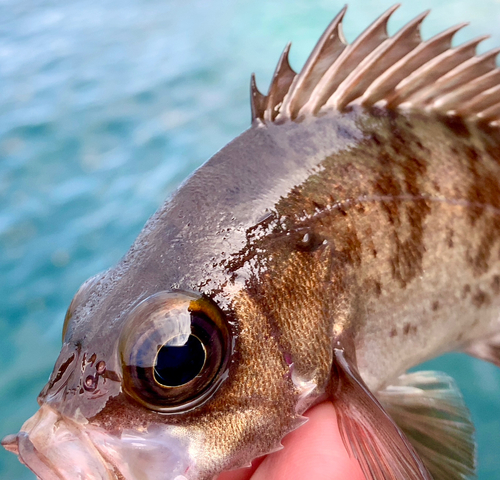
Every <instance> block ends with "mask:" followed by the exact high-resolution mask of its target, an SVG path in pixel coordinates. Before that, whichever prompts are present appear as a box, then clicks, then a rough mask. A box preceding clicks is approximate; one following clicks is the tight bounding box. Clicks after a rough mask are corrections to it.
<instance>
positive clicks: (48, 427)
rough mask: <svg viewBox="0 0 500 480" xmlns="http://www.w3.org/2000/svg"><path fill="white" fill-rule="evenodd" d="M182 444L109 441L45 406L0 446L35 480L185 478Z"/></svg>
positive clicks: (132, 437) (164, 437) (167, 439)
mask: <svg viewBox="0 0 500 480" xmlns="http://www.w3.org/2000/svg"><path fill="white" fill-rule="evenodd" d="M182 443H183V442H179V441H177V439H175V438H173V437H172V436H171V435H169V434H165V432H161V434H157V433H154V432H153V433H152V434H151V433H149V434H147V435H146V436H144V435H139V434H137V433H135V434H128V435H127V434H126V435H122V436H121V437H115V436H113V435H110V434H109V433H107V432H105V431H104V430H102V429H100V428H98V427H93V426H90V425H89V424H88V423H87V424H78V423H76V422H74V421H72V420H70V419H68V418H66V417H63V416H62V415H61V414H59V413H58V412H57V411H56V410H54V409H52V408H51V407H50V406H48V405H47V404H44V405H43V406H42V407H41V408H40V409H39V410H38V412H37V413H36V414H35V415H33V417H31V418H30V419H29V420H27V421H26V422H25V423H24V425H23V426H22V427H21V431H20V432H19V433H18V434H17V435H8V436H7V437H5V438H4V439H3V440H2V442H1V444H2V446H3V447H4V448H5V449H6V450H7V451H9V452H12V453H14V454H16V455H18V457H19V461H20V462H21V463H23V464H25V465H26V466H27V467H28V468H29V469H30V470H31V471H32V472H33V473H34V474H35V475H36V476H37V477H38V478H39V479H40V480H139V479H141V480H143V479H144V480H157V479H158V480H159V479H162V480H163V479H165V480H170V479H172V480H187V477H186V476H184V473H186V472H187V471H188V470H190V462H189V456H188V454H187V450H186V449H185V448H184V447H185V445H182ZM169 474H170V475H169Z"/></svg>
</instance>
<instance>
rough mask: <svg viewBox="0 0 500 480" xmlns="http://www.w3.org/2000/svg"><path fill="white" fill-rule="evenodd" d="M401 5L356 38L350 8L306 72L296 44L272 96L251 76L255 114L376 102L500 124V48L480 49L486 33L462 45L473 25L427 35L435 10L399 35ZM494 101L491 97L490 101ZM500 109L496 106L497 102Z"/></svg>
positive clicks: (270, 116) (292, 116) (297, 115)
mask: <svg viewBox="0 0 500 480" xmlns="http://www.w3.org/2000/svg"><path fill="white" fill-rule="evenodd" d="M398 7H399V5H394V6H393V7H391V8H390V9H389V10H387V11H386V12H385V13H384V14H382V15H381V16H380V17H379V18H378V19H377V20H376V21H375V22H373V23H372V24H371V25H370V26H369V27H368V28H367V29H366V30H365V31H364V32H362V33H361V34H360V35H359V36H358V37H357V39H356V40H354V42H353V43H351V44H347V42H346V41H345V39H344V36H343V33H342V22H343V19H344V15H345V12H346V7H344V8H343V9H342V10H341V11H340V13H339V14H338V15H337V16H336V17H335V18H334V19H333V21H332V22H331V23H330V25H329V26H328V27H327V29H326V30H325V32H324V33H323V35H322V36H321V38H320V39H319V41H318V43H317V44H316V46H315V47H314V49H313V51H312V53H311V55H310V56H309V58H308V59H307V61H306V63H305V65H304V67H303V68H302V70H301V72H300V73H299V74H296V73H295V72H294V71H293V70H292V69H291V67H290V65H289V63H288V52H289V46H287V48H286V49H285V51H284V52H283V54H282V56H281V58H280V61H279V63H278V66H277V68H276V71H275V74H274V76H273V80H272V83H271V87H270V89H269V94H268V95H267V96H263V95H262V94H260V93H258V90H257V89H256V87H255V81H254V80H252V90H251V92H252V120H253V122H255V121H256V120H261V121H263V122H279V123H283V122H285V121H288V120H292V121H300V120H301V119H302V118H303V117H304V116H308V115H318V114H321V113H324V112H326V111H328V110H338V111H343V110H344V109H346V108H347V107H349V106H350V105H352V104H357V105H361V106H363V107H366V108H369V107H372V106H374V105H375V104H377V105H379V104H380V105H382V106H383V107H385V108H387V109H415V110H418V109H420V110H425V111H436V112H439V113H440V114H444V115H460V116H462V117H464V118H466V119H471V120H482V121H487V122H489V123H490V124H492V125H497V124H498V123H500V112H499V109H498V108H496V107H495V106H496V104H497V103H500V93H498V94H497V93H496V91H494V90H491V89H492V88H494V87H496V86H498V85H499V84H500V69H499V68H497V67H496V63H495V58H496V56H497V54H498V53H499V52H500V49H496V50H493V51H491V52H487V53H485V54H482V55H477V54H476V48H477V45H478V44H479V43H480V42H481V41H483V40H484V39H486V38H488V36H487V35H485V36H482V37H479V38H476V39H473V40H470V41H468V42H466V43H464V44H462V45H459V46H457V47H452V45H451V42H452V39H453V36H454V35H455V33H456V32H457V31H458V30H460V29H461V28H463V27H464V26H465V25H466V24H465V23H463V24H460V25H457V26H455V27H451V28H449V29H448V30H445V31H444V32H442V33H440V34H438V35H436V36H434V37H433V38H431V39H429V40H426V41H424V40H422V38H421V36H420V25H421V23H422V21H423V20H424V18H425V17H426V15H427V14H428V12H424V13H423V14H421V15H419V16H418V17H416V18H415V19H414V20H412V21H410V22H409V23H408V24H406V25H405V26H403V27H402V28H401V29H400V30H399V31H398V32H397V33H396V34H395V35H393V36H389V34H388V33H387V23H388V21H389V19H390V17H391V16H392V14H393V13H394V11H395V10H396V9H397V8H398ZM488 102H489V103H488ZM494 107H495V108H494Z"/></svg>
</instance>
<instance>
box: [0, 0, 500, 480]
mask: <svg viewBox="0 0 500 480" xmlns="http://www.w3.org/2000/svg"><path fill="white" fill-rule="evenodd" d="M395 8H396V7H393V8H391V9H390V10H389V11H387V12H386V13H384V14H383V15H382V16H381V17H380V18H379V19H378V20H376V21H375V22H374V23H373V24H372V25H371V26H370V27H368V29H367V30H365V31H364V32H363V33H362V34H361V35H360V36H359V37H358V38H357V39H356V40H355V41H354V42H353V43H352V44H347V42H346V41H345V39H344V37H343V34H342V19H343V17H344V14H345V9H343V10H342V11H341V12H340V13H339V14H338V15H337V17H336V18H335V19H334V20H333V21H332V23H331V24H330V25H329V26H328V28H327V30H326V31H325V33H324V34H323V36H322V37H321V38H320V40H319V42H318V44H317V45H316V46H315V48H314V50H313V52H312V53H311V55H310V57H309V58H308V59H307V61H306V63H305V65H304V67H303V68H302V70H301V71H300V73H298V74H297V73H296V72H295V71H294V70H293V69H292V68H291V67H290V65H289V62H288V52H289V46H288V47H287V48H286V49H285V51H284V53H283V55H282V56H281V58H280V60H279V63H278V66H277V68H276V72H275V74H274V77H273V79H272V83H271V86H270V89H269V93H268V94H267V95H263V94H261V93H260V92H259V91H258V89H257V87H256V84H255V80H254V78H252V82H251V104H252V126H251V127H250V129H249V130H247V131H245V132H244V133H243V134H242V135H240V136H239V137H237V138H236V139H235V140H234V141H232V142H231V143H230V144H228V145H227V146H226V147H224V148H223V149H222V150H221V151H220V152H218V153H217V154H216V155H215V156H214V157H212V158H211V159H210V160H209V161H208V162H207V163H205V164H204V165H203V166H202V167H201V168H199V169H198V170H197V171H196V172H194V173H193V174H192V176H191V177H190V178H188V179H187V180H186V181H185V182H184V184H183V185H182V186H181V187H180V188H179V189H178V190H177V192H176V193H174V194H173V195H172V197H171V198H170V199H169V200H167V201H166V203H165V204H164V205H163V206H162V207H161V208H160V209H159V210H158V211H157V212H156V214H154V215H153V217H152V218H151V219H150V220H149V221H148V222H147V224H146V226H145V227H144V229H143V231H142V232H141V233H140V235H139V237H138V238H137V240H136V241H135V243H134V244H133V246H132V247H131V249H130V251H129V252H128V253H127V254H126V255H125V257H124V258H123V259H122V260H121V261H120V263H119V264H118V265H116V266H115V267H114V268H111V269H110V270H108V271H106V272H104V273H101V274H99V275H96V276H95V277H93V278H91V279H90V280H88V281H87V282H85V283H84V284H83V286H82V287H81V288H80V290H79V291H78V292H77V293H76V295H75V297H74V299H73V301H72V302H71V305H70V306H69V309H68V312H67V315H66V318H65V321H64V327H63V346H62V350H61V353H60V356H59V358H58V359H57V361H56V364H55V367H54V371H53V373H52V375H51V377H50V379H49V381H48V383H47V385H46V386H45V387H44V389H43V391H42V392H41V394H40V396H39V398H38V402H39V404H40V409H39V411H38V412H37V413H36V414H35V415H34V416H33V417H32V418H31V419H29V420H28V421H27V422H26V423H25V424H24V425H23V427H22V428H21V431H20V432H19V433H18V434H17V435H10V436H8V437H6V438H5V439H4V440H3V441H2V445H3V446H4V447H5V448H6V449H7V450H9V451H12V452H14V453H16V454H17V455H19V458H20V460H21V461H22V462H23V463H25V464H26V465H27V466H28V467H29V468H30V469H31V470H32V471H33V472H34V473H35V474H36V475H37V476H38V477H39V478H40V479H42V480H56V479H58V480H61V479H62V480H73V479H75V478H85V479H87V480H123V479H125V480H139V479H140V480H157V479H162V480H210V479H214V478H215V477H216V476H217V475H218V474H219V473H220V472H222V471H225V470H229V469H236V468H240V467H243V466H246V465H248V464H249V462H251V461H252V460H253V459H255V458H256V457H259V456H262V455H265V454H267V453H269V452H272V451H275V450H276V449H278V448H279V447H280V442H281V440H282V438H283V437H284V436H285V435H286V434H287V433H288V432H290V431H292V430H294V429H296V428H298V427H300V426H301V425H302V424H303V423H304V421H305V419H304V417H303V414H304V412H305V411H306V410H307V409H308V408H309V407H311V406H313V405H315V404H318V403H319V402H323V401H330V402H332V404H333V406H334V408H335V411H336V414H337V417H338V424H339V428H340V432H341V434H342V438H343V440H344V444H345V447H346V449H347V450H348V452H349V454H350V455H352V456H353V457H354V458H356V459H357V461H358V462H359V465H360V467H361V470H362V472H363V473H364V475H365V477H366V478H367V479H371V480H388V479H392V480H395V479H406V480H416V479H419V480H423V479H427V480H429V479H432V478H434V479H435V480H436V479H447V480H449V479H465V478H470V476H473V475H474V469H475V451H474V449H475V447H474V439H473V432H474V429H473V426H472V424H471V421H470V417H469V414H468V411H467V409H466V407H465V405H464V403H463V400H462V398H461V396H460V393H459V392H458V390H457V388H456V386H455V384H454V383H453V381H452V380H451V379H450V378H449V377H447V376H445V375H444V374H440V373H436V372H417V373H410V374H406V373H405V372H406V371H407V370H408V369H409V368H410V367H412V366H414V365H416V364H418V363H420V362H422V361H424V360H427V359H430V358H432V357H434V356H437V355H439V354H441V353H443V352H447V351H452V350H461V351H465V352H468V353H470V354H472V355H475V356H477V357H479V358H483V359H485V360H487V361H490V362H493V363H495V364H497V365H499V364H500V317H499V313H500V148H499V147H500V129H499V127H500V70H499V69H497V68H496V64H495V57H496V55H497V53H498V51H499V50H498V49H497V50H494V51H491V52H487V53H485V54H482V55H477V54H476V47H477V45H478V44H479V43H480V42H481V41H482V40H483V39H484V38H485V37H480V38H478V39H475V40H472V41H469V42H467V43H464V44H462V45H459V46H452V38H453V36H454V34H455V33H456V32H457V31H458V30H459V29H460V28H462V27H463V26H464V25H458V26H455V27H452V28H450V29H448V30H446V31H445V32H443V33H440V34H438V35H436V36H435V37H433V38H431V39H429V40H425V41H424V40H422V38H421V36H420V25H421V23H422V21H423V19H424V18H425V16H426V15H427V12H426V13H424V14H422V15H420V16H419V17H417V18H416V19H415V20H413V21H411V22H410V23H408V24H407V25H406V26H404V27H403V28H402V29H401V30H400V31H398V32H397V33H396V34H395V35H393V36H389V35H388V34H387V28H386V27H387V22H388V19H389V18H390V16H391V14H392V13H393V11H394V10H395Z"/></svg>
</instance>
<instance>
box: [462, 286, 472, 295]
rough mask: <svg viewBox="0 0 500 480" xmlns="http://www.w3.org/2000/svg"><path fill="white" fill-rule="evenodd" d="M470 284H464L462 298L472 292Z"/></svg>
mask: <svg viewBox="0 0 500 480" xmlns="http://www.w3.org/2000/svg"><path fill="white" fill-rule="evenodd" d="M470 290H471V288H470V285H469V284H467V285H464V288H463V291H462V298H467V295H469V293H470Z"/></svg>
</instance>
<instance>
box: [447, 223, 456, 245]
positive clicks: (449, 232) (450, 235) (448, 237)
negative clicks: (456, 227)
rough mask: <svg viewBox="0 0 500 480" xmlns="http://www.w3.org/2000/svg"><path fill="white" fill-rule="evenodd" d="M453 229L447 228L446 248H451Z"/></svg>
mask: <svg viewBox="0 0 500 480" xmlns="http://www.w3.org/2000/svg"><path fill="white" fill-rule="evenodd" d="M454 233H455V232H454V231H453V230H452V229H451V228H449V229H448V235H447V236H446V243H447V245H448V248H453V245H454V244H453V235H454Z"/></svg>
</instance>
